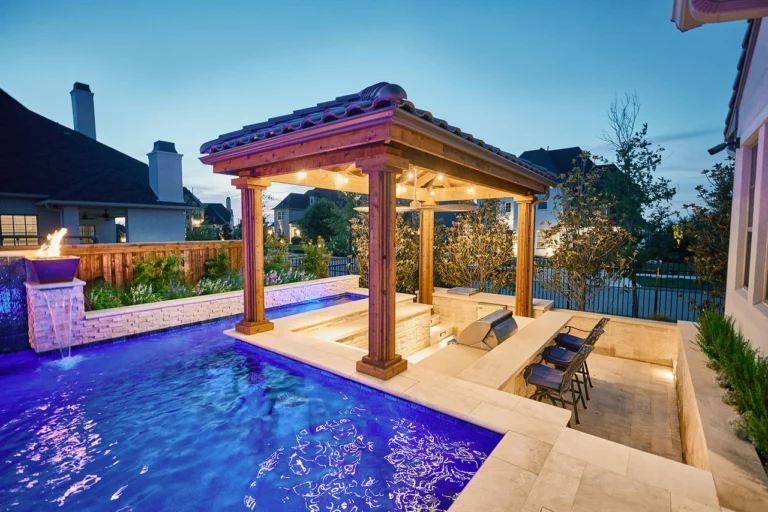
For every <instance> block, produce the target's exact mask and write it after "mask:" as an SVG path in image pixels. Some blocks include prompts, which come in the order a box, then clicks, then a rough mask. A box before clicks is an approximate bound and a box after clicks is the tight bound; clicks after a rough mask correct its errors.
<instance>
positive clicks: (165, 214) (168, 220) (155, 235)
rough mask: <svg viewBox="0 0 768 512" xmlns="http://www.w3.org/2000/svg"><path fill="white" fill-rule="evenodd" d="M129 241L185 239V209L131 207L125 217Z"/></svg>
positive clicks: (173, 240)
mask: <svg viewBox="0 0 768 512" xmlns="http://www.w3.org/2000/svg"><path fill="white" fill-rule="evenodd" d="M125 222H126V226H125V229H126V235H127V238H128V242H130V243H136V242H181V241H183V240H184V237H185V234H184V222H185V211H184V210H153V209H150V208H129V209H128V214H127V215H126V217H125Z"/></svg>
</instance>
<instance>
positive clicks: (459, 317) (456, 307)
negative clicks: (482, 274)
mask: <svg viewBox="0 0 768 512" xmlns="http://www.w3.org/2000/svg"><path fill="white" fill-rule="evenodd" d="M498 297H499V303H500V305H504V306H505V307H506V308H507V309H509V310H511V311H512V312H513V313H514V309H515V308H514V307H512V306H511V305H510V297H509V296H507V295H498ZM480 304H493V301H492V300H483V301H480V302H479V301H472V300H465V299H461V298H453V297H450V298H449V297H438V296H435V297H433V298H432V306H433V310H434V312H435V314H436V315H440V323H444V324H448V325H452V326H453V327H454V328H455V329H456V332H457V333H458V332H460V331H461V330H463V329H464V328H465V327H467V326H468V325H469V324H471V323H472V322H474V321H476V320H477V318H478V307H479V305H480ZM546 310H547V308H543V307H537V306H536V305H534V308H533V317H534V318H538V317H540V316H541V315H543V314H544V312H545V311H546Z"/></svg>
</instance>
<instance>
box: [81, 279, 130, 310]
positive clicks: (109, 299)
mask: <svg viewBox="0 0 768 512" xmlns="http://www.w3.org/2000/svg"><path fill="white" fill-rule="evenodd" d="M122 305H123V301H122V300H121V299H120V289H119V288H117V287H116V286H112V285H111V284H107V283H103V284H98V285H95V286H92V287H90V288H89V289H87V290H86V291H85V307H86V309H88V310H89V311H93V310H98V309H110V308H119V307H120V306H122Z"/></svg>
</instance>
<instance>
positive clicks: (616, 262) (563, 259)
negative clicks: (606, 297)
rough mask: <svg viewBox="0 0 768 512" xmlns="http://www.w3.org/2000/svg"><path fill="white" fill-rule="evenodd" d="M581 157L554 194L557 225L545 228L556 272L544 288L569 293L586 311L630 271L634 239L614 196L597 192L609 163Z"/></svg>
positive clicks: (571, 300) (572, 301) (576, 306)
mask: <svg viewBox="0 0 768 512" xmlns="http://www.w3.org/2000/svg"><path fill="white" fill-rule="evenodd" d="M588 162H589V154H588V153H586V154H584V155H582V157H579V158H578V159H577V160H576V161H575V163H574V168H573V170H572V171H571V172H570V173H568V174H567V175H565V177H564V178H563V180H562V182H561V183H560V185H559V187H558V190H559V191H558V193H557V195H556V196H555V198H554V201H555V205H556V206H555V208H556V213H557V220H556V224H555V225H554V226H552V227H550V228H548V229H546V230H544V240H545V242H546V243H547V244H548V245H549V246H550V247H551V248H552V257H551V259H550V265H549V267H551V268H547V269H544V270H543V271H544V272H547V271H548V272H550V274H549V275H548V276H546V278H545V279H542V282H543V283H544V287H545V289H547V290H552V291H555V292H557V293H559V294H560V295H561V296H563V297H564V298H565V299H566V300H567V301H568V303H569V304H570V307H571V308H573V309H576V310H579V311H584V309H585V308H586V305H587V304H588V302H589V301H590V299H591V298H592V297H594V296H595V295H596V294H597V293H598V292H599V291H600V290H602V289H603V288H605V287H606V286H609V285H610V284H611V283H614V282H615V281H617V280H619V279H621V278H622V277H625V276H626V275H627V274H628V273H629V272H630V264H631V262H632V259H633V258H634V254H628V248H629V247H631V245H632V242H633V239H632V236H631V234H630V232H629V231H628V230H627V229H625V228H624V227H622V226H621V224H620V222H619V221H617V217H616V214H615V213H614V205H613V204H611V203H610V202H609V198H610V197H611V196H610V195H603V194H599V193H596V190H598V183H600V181H601V180H602V179H604V177H603V173H604V172H605V168H604V167H591V166H589V165H588Z"/></svg>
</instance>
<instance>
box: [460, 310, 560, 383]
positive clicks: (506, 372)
mask: <svg viewBox="0 0 768 512" xmlns="http://www.w3.org/2000/svg"><path fill="white" fill-rule="evenodd" d="M570 321H571V315H570V314H568V313H563V312H556V311H546V312H545V313H544V314H543V315H541V316H540V317H538V318H536V319H534V320H533V322H531V323H529V324H528V325H527V326H526V327H525V329H520V330H519V331H518V332H516V333H515V334H513V335H512V337H511V338H509V339H508V340H506V341H505V342H504V343H502V344H501V345H499V346H498V347H496V348H494V349H493V350H491V351H489V352H488V353H486V354H485V355H484V356H483V357H481V358H480V359H478V360H477V361H475V362H474V363H473V364H472V365H470V366H469V367H468V368H466V369H465V370H464V371H462V372H461V373H459V375H458V378H460V379H463V380H466V381H469V382H474V383H475V384H479V385H481V386H486V387H489V388H492V389H501V388H503V387H504V386H505V384H506V383H507V382H509V381H510V380H511V379H513V378H514V377H515V376H516V375H518V374H520V372H522V371H523V369H524V368H525V365H526V364H528V362H529V361H530V360H531V359H532V358H533V357H535V356H536V355H537V354H539V353H540V352H541V351H542V350H543V349H544V347H546V346H547V345H548V344H549V343H550V341H552V339H553V338H554V337H555V336H556V335H557V334H558V333H559V332H560V331H561V330H562V328H563V327H565V325H566V324H568V322H570Z"/></svg>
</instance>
